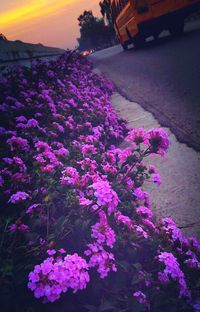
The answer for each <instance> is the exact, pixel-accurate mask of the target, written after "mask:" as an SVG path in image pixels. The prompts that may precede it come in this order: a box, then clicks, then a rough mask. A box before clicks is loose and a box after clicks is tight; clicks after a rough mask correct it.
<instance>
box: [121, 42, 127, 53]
mask: <svg viewBox="0 0 200 312" xmlns="http://www.w3.org/2000/svg"><path fill="white" fill-rule="evenodd" d="M121 46H122V48H123V50H124V51H127V50H128V45H127V43H126V42H124V43H121Z"/></svg>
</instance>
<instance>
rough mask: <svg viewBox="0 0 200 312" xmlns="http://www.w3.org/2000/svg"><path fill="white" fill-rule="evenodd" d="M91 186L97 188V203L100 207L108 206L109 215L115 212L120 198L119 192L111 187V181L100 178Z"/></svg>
mask: <svg viewBox="0 0 200 312" xmlns="http://www.w3.org/2000/svg"><path fill="white" fill-rule="evenodd" d="M90 187H92V188H93V189H94V190H95V192H94V195H95V197H96V199H97V205H98V206H99V207H106V208H107V210H108V214H109V215H110V214H111V213H114V212H115V211H116V209H117V206H118V203H119V198H118V196H117V193H116V192H115V191H114V190H113V189H112V188H111V186H110V184H109V182H108V181H103V180H99V181H97V182H95V183H93V184H92V185H91V186H90Z"/></svg>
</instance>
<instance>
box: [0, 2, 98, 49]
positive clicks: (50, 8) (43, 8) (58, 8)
mask: <svg viewBox="0 0 200 312" xmlns="http://www.w3.org/2000/svg"><path fill="white" fill-rule="evenodd" d="M98 2H99V1H98V0H90V1H87V0H39V1H38V0H30V1H25V0H18V1H17V0H2V3H1V9H0V32H2V33H3V34H4V35H6V36H7V38H8V39H10V40H16V39H20V40H23V41H26V42H33V43H38V42H40V43H43V44H45V45H49V46H57V47H61V48H67V47H69V48H73V47H74V46H75V45H77V42H76V38H77V37H79V28H78V22H77V17H78V16H79V15H80V14H81V13H82V12H83V11H84V10H85V9H86V10H89V9H91V10H92V11H93V13H94V15H96V16H100V12H99V4H98Z"/></svg>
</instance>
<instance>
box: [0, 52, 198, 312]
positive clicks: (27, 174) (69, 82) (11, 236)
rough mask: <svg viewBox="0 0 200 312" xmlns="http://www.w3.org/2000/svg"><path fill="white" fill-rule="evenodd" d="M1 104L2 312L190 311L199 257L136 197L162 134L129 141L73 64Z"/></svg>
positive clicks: (104, 90) (105, 100) (107, 92)
mask: <svg viewBox="0 0 200 312" xmlns="http://www.w3.org/2000/svg"><path fill="white" fill-rule="evenodd" d="M0 92H1V95H2V96H1V105H0V110H1V128H0V136H1V142H3V144H2V145H1V171H0V186H1V219H0V220H1V221H0V223H1V224H0V226H1V233H2V235H1V244H0V248H1V258H0V261H1V270H0V283H1V286H2V289H3V291H2V293H1V298H2V302H3V303H2V304H3V306H5V311H11V309H12V310H13V307H14V309H15V310H16V311H27V310H28V309H32V310H34V311H40V310H47V311H57V310H58V309H59V310H61V311H70V312H71V311H99V312H100V311H134V312H137V311H138V312H139V311H158V312H160V311H199V304H200V302H199V301H200V298H199V295H198V292H199V288H200V279H199V274H198V273H199V270H200V262H199V257H200V245H199V243H198V242H197V240H196V239H195V238H186V237H184V236H183V235H182V233H181V231H180V230H179V229H178V228H177V227H176V225H175V223H174V221H173V220H172V219H171V218H165V219H163V220H161V221H156V219H155V217H154V215H153V212H152V211H151V206H150V198H149V194H148V193H147V192H145V191H144V190H143V187H142V186H143V184H144V182H145V181H146V180H148V181H151V182H152V183H155V184H158V185H160V177H159V174H158V173H157V171H156V168H155V167H154V166H147V165H145V162H144V160H145V158H146V157H148V156H149V155H159V156H161V157H162V156H164V155H165V153H166V152H167V150H168V148H169V144H170V142H169V139H168V136H167V134H166V133H165V132H164V131H163V130H162V129H152V130H149V131H144V130H143V129H132V130H129V129H127V127H126V124H125V121H124V120H122V119H119V118H118V116H117V114H116V113H115V111H114V110H113V108H112V107H111V105H110V96H111V93H112V85H111V84H110V82H108V81H107V80H105V79H104V78H103V77H101V76H99V75H96V74H95V73H93V72H92V68H91V65H90V64H89V63H88V62H87V61H86V60H85V59H84V58H82V57H81V56H79V55H78V54H76V53H72V52H67V53H66V54H65V55H64V56H62V57H60V58H59V59H58V60H57V61H51V62H49V63H45V62H43V61H35V62H33V64H32V67H31V69H28V68H18V69H17V70H16V71H15V72H13V73H11V74H8V75H7V77H5V79H2V80H1V82H0ZM124 138H125V140H126V141H127V145H128V147H127V148H124V149H120V148H119V143H120V142H122V140H123V139H124ZM44 303H46V304H45V305H44ZM22 307H23V308H22Z"/></svg>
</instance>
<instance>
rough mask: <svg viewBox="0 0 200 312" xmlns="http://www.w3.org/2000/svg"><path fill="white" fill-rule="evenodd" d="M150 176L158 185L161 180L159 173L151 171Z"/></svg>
mask: <svg viewBox="0 0 200 312" xmlns="http://www.w3.org/2000/svg"><path fill="white" fill-rule="evenodd" d="M151 177H152V181H153V182H154V183H156V184H157V185H158V186H160V184H161V180H160V175H159V173H153V174H152V175H151Z"/></svg>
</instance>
